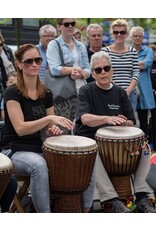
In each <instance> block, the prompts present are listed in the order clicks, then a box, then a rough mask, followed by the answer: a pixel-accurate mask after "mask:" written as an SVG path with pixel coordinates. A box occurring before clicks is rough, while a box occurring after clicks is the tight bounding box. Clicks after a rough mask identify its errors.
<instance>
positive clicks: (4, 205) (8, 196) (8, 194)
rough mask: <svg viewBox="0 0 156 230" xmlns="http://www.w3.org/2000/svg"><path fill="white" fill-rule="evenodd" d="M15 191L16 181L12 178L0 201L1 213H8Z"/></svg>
mask: <svg viewBox="0 0 156 230" xmlns="http://www.w3.org/2000/svg"><path fill="white" fill-rule="evenodd" d="M16 189H17V181H16V178H15V177H14V176H12V177H11V179H10V181H9V184H8V186H7V188H6V190H5V192H4V194H3V196H2V197H1V200H0V206H1V212H8V211H9V208H10V205H11V203H12V201H13V199H14V196H15V194H16Z"/></svg>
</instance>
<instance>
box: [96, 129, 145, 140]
mask: <svg viewBox="0 0 156 230" xmlns="http://www.w3.org/2000/svg"><path fill="white" fill-rule="evenodd" d="M96 136H97V137H99V138H100V137H101V138H108V139H117V140H119V139H122V140H124V139H131V138H138V137H142V136H144V132H143V131H142V130H141V129H139V128H137V127H132V126H108V127H103V128H100V129H98V130H97V132H96Z"/></svg>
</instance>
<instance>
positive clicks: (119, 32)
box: [113, 30, 127, 35]
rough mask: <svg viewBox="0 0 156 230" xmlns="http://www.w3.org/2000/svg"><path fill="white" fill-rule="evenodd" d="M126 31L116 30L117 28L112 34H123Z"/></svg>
mask: <svg viewBox="0 0 156 230" xmlns="http://www.w3.org/2000/svg"><path fill="white" fill-rule="evenodd" d="M126 33H127V32H126V31H125V30H121V31H117V30H114V31H113V34H114V35H118V34H120V35H125V34H126Z"/></svg>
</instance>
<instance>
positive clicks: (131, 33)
mask: <svg viewBox="0 0 156 230" xmlns="http://www.w3.org/2000/svg"><path fill="white" fill-rule="evenodd" d="M135 32H139V33H142V35H143V36H144V29H143V28H142V27H141V26H134V27H132V28H131V29H130V36H131V37H132V36H133V34H134V33H135Z"/></svg>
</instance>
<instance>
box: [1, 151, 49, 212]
mask: <svg viewBox="0 0 156 230" xmlns="http://www.w3.org/2000/svg"><path fill="white" fill-rule="evenodd" d="M3 153H4V154H6V155H7V154H8V150H6V151H5V150H3ZM11 160H12V162H13V163H14V164H15V171H14V174H15V175H21V176H30V191H31V195H32V201H33V204H34V207H35V209H36V212H38V213H50V192H49V175H48V168H47V163H46V161H45V159H44V158H43V155H42V154H41V153H34V152H24V151H19V152H15V153H14V154H13V155H12V156H11Z"/></svg>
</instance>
